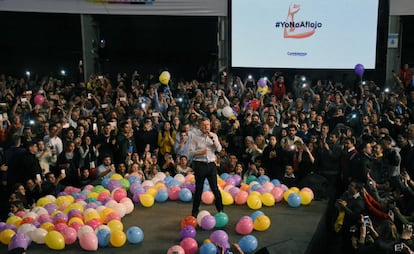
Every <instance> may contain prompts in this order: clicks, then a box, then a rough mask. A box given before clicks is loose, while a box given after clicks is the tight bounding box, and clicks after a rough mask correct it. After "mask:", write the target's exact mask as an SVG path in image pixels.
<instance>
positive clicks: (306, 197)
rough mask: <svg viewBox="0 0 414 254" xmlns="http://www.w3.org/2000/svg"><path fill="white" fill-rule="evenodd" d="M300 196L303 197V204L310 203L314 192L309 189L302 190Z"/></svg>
mask: <svg viewBox="0 0 414 254" xmlns="http://www.w3.org/2000/svg"><path fill="white" fill-rule="evenodd" d="M299 196H300V198H301V199H302V202H301V204H302V205H309V204H310V203H311V202H312V194H311V193H310V192H308V191H300V192H299Z"/></svg>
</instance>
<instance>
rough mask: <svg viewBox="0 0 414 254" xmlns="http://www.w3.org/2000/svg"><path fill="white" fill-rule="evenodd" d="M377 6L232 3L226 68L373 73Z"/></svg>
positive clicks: (343, 1)
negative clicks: (362, 70)
mask: <svg viewBox="0 0 414 254" xmlns="http://www.w3.org/2000/svg"><path fill="white" fill-rule="evenodd" d="M378 1H379V0H363V1H361V0H296V1H295V0H293V1H292V0H289V1H288V0H258V1H251V0H232V1H231V14H230V15H231V65H232V67H246V68H300V69H353V68H354V67H355V65H356V64H358V63H360V64H363V65H364V67H365V69H374V68H375V58H376V45H377V21H378V4H379V3H378Z"/></svg>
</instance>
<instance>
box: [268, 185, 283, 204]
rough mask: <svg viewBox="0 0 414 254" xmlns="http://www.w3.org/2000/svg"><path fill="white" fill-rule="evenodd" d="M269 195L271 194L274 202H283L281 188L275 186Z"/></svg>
mask: <svg viewBox="0 0 414 254" xmlns="http://www.w3.org/2000/svg"><path fill="white" fill-rule="evenodd" d="M270 193H272V195H273V197H275V202H280V201H282V200H283V193H284V190H283V189H282V188H281V187H279V186H276V187H275V188H273V190H272V191H271V192H270Z"/></svg>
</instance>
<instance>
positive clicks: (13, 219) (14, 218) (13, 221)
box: [6, 215, 22, 226]
mask: <svg viewBox="0 0 414 254" xmlns="http://www.w3.org/2000/svg"><path fill="white" fill-rule="evenodd" d="M21 221H22V218H20V217H19V216H16V215H13V216H10V217H9V218H7V220H6V223H7V224H13V225H15V226H19V225H20V222H21Z"/></svg>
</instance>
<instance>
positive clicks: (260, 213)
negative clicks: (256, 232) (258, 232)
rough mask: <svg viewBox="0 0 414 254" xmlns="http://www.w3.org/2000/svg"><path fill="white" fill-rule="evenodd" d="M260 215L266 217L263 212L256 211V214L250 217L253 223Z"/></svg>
mask: <svg viewBox="0 0 414 254" xmlns="http://www.w3.org/2000/svg"><path fill="white" fill-rule="evenodd" d="M260 215H264V212H262V211H255V212H253V213H252V215H250V218H252V221H254V220H255V219H256V218H257V217H259V216H260Z"/></svg>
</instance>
